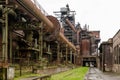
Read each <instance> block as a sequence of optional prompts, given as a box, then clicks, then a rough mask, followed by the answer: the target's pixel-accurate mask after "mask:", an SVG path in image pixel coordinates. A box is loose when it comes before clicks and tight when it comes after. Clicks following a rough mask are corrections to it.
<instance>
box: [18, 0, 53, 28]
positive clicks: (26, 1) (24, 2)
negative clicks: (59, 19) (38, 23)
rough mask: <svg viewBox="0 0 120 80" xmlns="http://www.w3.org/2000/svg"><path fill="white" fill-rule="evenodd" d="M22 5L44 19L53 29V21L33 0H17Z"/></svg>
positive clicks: (40, 18)
mask: <svg viewBox="0 0 120 80" xmlns="http://www.w3.org/2000/svg"><path fill="white" fill-rule="evenodd" d="M16 1H17V2H18V3H19V4H20V5H22V6H23V7H25V8H26V9H27V10H29V12H32V13H33V14H34V15H35V16H37V18H38V19H39V20H42V21H43V22H44V23H45V24H46V25H47V26H49V27H47V28H48V29H52V28H53V27H54V26H53V23H52V22H51V21H50V20H49V19H48V18H47V17H46V16H45V15H44V14H43V13H42V12H41V11H40V9H38V8H37V6H36V5H35V4H34V3H33V2H32V1H31V0H16Z"/></svg>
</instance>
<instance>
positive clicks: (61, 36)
mask: <svg viewBox="0 0 120 80" xmlns="http://www.w3.org/2000/svg"><path fill="white" fill-rule="evenodd" d="M59 37H60V39H62V40H63V41H64V43H66V44H68V46H69V47H70V48H72V49H73V50H75V51H76V47H75V46H74V45H73V44H72V43H71V42H69V41H68V39H66V37H65V36H64V35H63V34H62V33H61V32H60V33H59Z"/></svg>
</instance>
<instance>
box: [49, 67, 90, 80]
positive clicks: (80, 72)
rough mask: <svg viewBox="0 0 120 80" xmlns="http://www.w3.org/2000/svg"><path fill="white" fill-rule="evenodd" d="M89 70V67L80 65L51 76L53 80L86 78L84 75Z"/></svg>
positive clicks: (82, 79)
mask: <svg viewBox="0 0 120 80" xmlns="http://www.w3.org/2000/svg"><path fill="white" fill-rule="evenodd" d="M87 71H88V67H80V68H76V69H73V70H69V71H66V72H62V73H59V74H55V75H53V76H52V77H51V80H84V76H85V74H86V73H87Z"/></svg>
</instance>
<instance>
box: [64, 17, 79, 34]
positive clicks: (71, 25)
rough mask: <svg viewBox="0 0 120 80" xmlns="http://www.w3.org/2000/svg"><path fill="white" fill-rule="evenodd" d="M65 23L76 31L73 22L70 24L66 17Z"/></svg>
mask: <svg viewBox="0 0 120 80" xmlns="http://www.w3.org/2000/svg"><path fill="white" fill-rule="evenodd" d="M66 23H67V24H68V25H69V26H70V28H71V29H72V30H73V31H74V32H77V31H76V30H75V27H74V26H73V24H72V23H71V22H70V21H69V20H68V19H66Z"/></svg>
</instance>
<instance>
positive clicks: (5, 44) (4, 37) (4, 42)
mask: <svg viewBox="0 0 120 80" xmlns="http://www.w3.org/2000/svg"><path fill="white" fill-rule="evenodd" d="M6 4H8V0H6ZM7 9H8V8H7V6H5V8H4V9H3V14H2V17H3V19H4V20H5V23H3V27H2V31H3V32H2V33H3V35H2V57H3V58H4V60H5V62H6V61H7V59H8V56H7V55H8V53H7V52H8V13H7Z"/></svg>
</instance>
